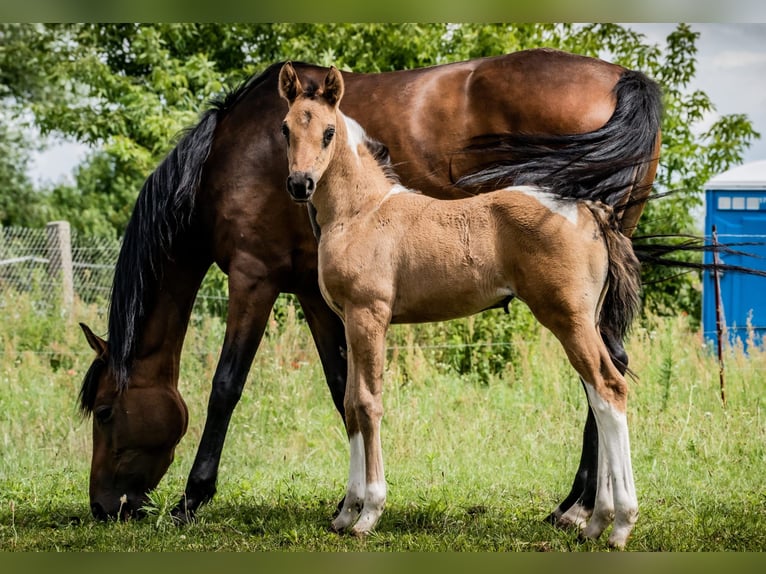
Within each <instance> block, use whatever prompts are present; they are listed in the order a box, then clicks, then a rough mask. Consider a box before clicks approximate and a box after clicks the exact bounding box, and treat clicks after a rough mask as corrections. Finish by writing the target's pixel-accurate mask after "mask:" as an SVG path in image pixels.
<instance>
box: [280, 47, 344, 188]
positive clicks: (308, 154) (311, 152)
mask: <svg viewBox="0 0 766 574" xmlns="http://www.w3.org/2000/svg"><path fill="white" fill-rule="evenodd" d="M279 94H280V95H281V96H282V97H283V98H284V99H285V100H287V104H288V108H289V109H288V112H287V115H286V116H285V119H284V121H283V122H282V134H283V135H284V136H285V140H286V142H287V165H288V169H289V175H288V176H287V191H288V192H289V193H290V195H291V196H292V198H293V199H294V200H295V201H300V202H305V201H308V200H309V199H310V198H311V194H313V193H314V190H315V189H316V184H317V182H318V181H319V178H321V177H322V174H323V173H324V172H325V170H326V169H327V166H328V165H329V163H330V159H331V158H332V155H333V153H334V149H335V137H334V136H335V131H336V128H337V126H336V122H337V118H338V114H337V110H338V104H339V103H340V100H341V98H342V97H343V77H342V76H341V74H340V72H339V71H338V70H337V68H335V67H331V68H330V70H329V71H328V72H327V76H326V77H325V79H324V82H323V84H322V86H321V87H319V88H316V89H309V90H305V91H304V89H303V87H302V86H301V82H300V80H299V79H298V74H296V72H295V68H293V66H292V64H291V63H290V62H287V63H286V64H285V65H284V66H282V69H281V70H280V72H279Z"/></svg>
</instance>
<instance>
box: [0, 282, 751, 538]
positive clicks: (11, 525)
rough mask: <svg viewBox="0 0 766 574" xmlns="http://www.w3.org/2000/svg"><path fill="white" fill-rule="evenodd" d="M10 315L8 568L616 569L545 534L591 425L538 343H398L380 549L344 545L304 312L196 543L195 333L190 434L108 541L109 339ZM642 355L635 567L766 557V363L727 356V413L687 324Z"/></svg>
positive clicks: (199, 366) (228, 458)
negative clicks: (499, 559)
mask: <svg viewBox="0 0 766 574" xmlns="http://www.w3.org/2000/svg"><path fill="white" fill-rule="evenodd" d="M513 312H514V313H516V312H518V311H513ZM0 313H1V314H2V315H1V316H2V323H0V348H2V351H3V358H2V360H1V361H0V548H2V549H4V550H328V551H336V550H338V551H347V550H373V551H397V550H471V551H474V550H564V551H569V550H577V551H593V550H605V549H606V544H605V542H603V541H599V542H595V543H593V542H591V543H580V542H578V540H577V536H576V533H574V532H570V531H561V530H557V529H555V528H553V527H551V526H549V525H547V524H544V523H543V522H542V518H543V517H544V516H545V515H546V514H547V513H548V512H549V511H550V510H552V509H553V507H554V506H555V505H556V504H557V503H558V502H559V501H560V499H561V498H562V497H563V496H564V495H565V494H566V493H567V492H568V489H569V486H570V484H571V479H572V477H573V475H574V471H575V468H576V465H577V462H578V459H579V454H580V441H581V436H582V435H581V433H582V425H583V422H584V420H585V412H586V410H585V409H586V407H585V396H584V393H583V391H582V388H581V386H580V384H579V382H578V381H577V379H576V377H575V375H574V372H573V370H572V368H571V367H570V366H569V364H568V362H567V360H566V358H565V356H564V353H563V351H562V350H561V349H560V346H559V344H558V342H557V341H556V340H555V338H554V337H553V336H552V335H550V334H549V333H548V332H546V331H544V330H541V329H539V328H538V327H536V326H534V325H532V326H526V327H525V328H524V329H521V330H519V331H518V332H509V333H507V334H506V337H505V339H504V340H501V335H502V334H501V333H495V334H494V335H493V336H494V339H493V341H492V343H493V344H492V345H486V344H484V343H483V342H481V341H476V340H474V338H473V337H474V335H473V334H471V331H470V330H471V328H473V329H474V331H475V330H476V329H477V328H481V329H485V328H486V325H483V324H477V323H474V324H473V327H471V325H470V324H469V323H464V324H462V325H460V326H459V327H455V329H454V330H453V331H449V333H452V334H450V335H449V336H450V337H453V338H455V340H452V341H450V342H449V344H450V345H452V346H451V347H449V346H447V345H446V343H444V340H445V338H446V337H447V335H446V334H445V333H447V331H443V330H442V331H439V329H442V328H443V327H438V326H417V327H409V326H399V327H395V328H394V329H393V331H392V333H391V336H390V343H391V348H390V350H389V360H388V363H387V370H386V382H385V393H384V407H385V415H384V419H383V448H384V456H385V461H386V471H387V478H388V483H389V499H388V505H387V509H386V512H385V513H384V515H383V518H382V519H381V521H380V523H379V525H378V528H377V530H376V532H375V533H374V534H373V535H371V536H369V537H368V538H367V539H365V540H357V539H354V538H351V537H347V536H338V535H336V534H333V533H331V532H329V531H328V528H327V527H328V525H329V521H330V519H331V516H332V513H333V510H334V508H335V505H336V504H337V502H338V500H339V499H340V497H341V496H342V494H343V490H344V487H345V483H346V472H347V468H348V446H347V442H346V438H345V435H344V431H343V427H342V424H341V421H340V418H339V417H338V415H337V413H336V412H335V410H334V408H333V406H332V402H331V400H330V396H329V392H328V390H327V387H326V384H325V382H324V379H323V376H322V371H321V368H320V365H319V363H318V359H317V355H316V353H315V351H314V348H313V344H312V342H311V338H310V335H309V333H308V330H307V328H306V326H305V324H304V323H303V322H302V321H301V320H300V318H299V312H298V311H297V310H296V309H295V307H294V306H293V305H292V303H291V302H290V300H285V302H283V303H282V305H281V306H280V310H279V317H275V319H274V320H273V321H272V322H271V323H270V325H269V328H268V331H267V334H266V336H265V338H264V341H263V343H262V345H261V349H260V350H259V352H258V354H257V356H256V360H255V363H254V365H253V368H252V370H251V374H250V378H249V381H248V385H247V387H246V389H245V392H244V394H243V396H242V399H241V401H240V404H239V405H238V407H237V410H236V411H235V414H234V417H233V420H232V424H231V427H230V430H229V434H228V437H227V442H226V448H225V450H224V454H223V458H222V461H221V468H220V476H219V482H218V494H217V496H216V497H215V499H214V500H213V501H212V502H211V503H209V504H208V505H207V506H206V507H204V508H203V509H202V510H201V511H200V513H199V516H198V520H197V522H196V523H194V524H192V525H189V526H186V527H176V526H175V525H173V523H172V522H171V520H170V519H169V516H168V512H169V510H170V508H171V507H172V506H173V504H174V503H175V502H176V500H177V498H178V497H179V495H180V494H181V492H182V490H183V487H184V483H185V480H186V475H187V473H188V471H189V468H190V467H191V463H192V460H193V457H194V454H195V449H196V446H197V444H198V442H199V437H200V435H201V431H202V426H203V423H204V416H205V409H206V403H207V395H208V391H209V385H210V380H211V379H212V375H213V372H214V369H215V364H216V361H217V359H218V352H219V349H220V344H221V341H222V337H223V332H224V325H223V323H222V322H221V320H220V319H217V318H211V317H206V316H195V319H194V320H193V322H192V325H191V326H190V329H189V333H188V335H187V340H186V344H185V347H184V355H183V359H182V368H181V376H180V383H179V386H180V388H181V391H182V393H183V394H184V397H185V398H186V400H187V403H188V405H189V409H190V416H191V422H190V427H189V431H188V433H187V435H186V437H185V438H184V440H183V441H182V443H181V445H180V446H179V448H178V451H177V456H176V460H175V462H174V463H173V465H172V466H171V468H170V471H169V472H168V474H167V475H166V477H165V478H164V479H163V481H162V482H161V483H160V486H159V487H158V488H157V490H156V491H155V492H153V493H152V504H151V507H150V509H149V515H148V517H147V518H146V519H144V520H141V521H132V522H128V523H114V522H110V523H106V524H102V523H97V522H95V521H93V520H92V519H91V517H90V515H89V511H88V498H87V484H88V470H89V458H90V421H84V420H82V419H81V418H80V417H79V415H78V414H77V411H76V396H77V392H78V390H79V385H80V382H81V379H82V375H83V374H84V373H85V371H86V369H87V367H88V365H89V364H90V361H91V359H92V351H91V350H90V349H89V348H88V347H87V344H86V343H85V341H84V339H83V338H82V335H81V333H80V330H79V327H77V326H76V321H83V320H84V321H85V322H87V323H89V324H90V325H91V327H93V328H94V329H95V330H96V332H98V331H99V330H103V328H104V325H105V324H106V323H105V319H104V317H102V316H100V315H99V314H98V313H97V311H96V310H95V308H93V307H84V306H80V307H78V308H77V309H75V313H74V317H72V318H67V317H64V316H59V315H51V314H50V313H46V312H44V311H41V310H38V309H36V307H35V303H34V301H33V300H32V299H31V298H29V297H27V296H15V297H13V298H9V297H7V296H3V298H2V299H0ZM521 313H523V311H521ZM522 319H523V317H522ZM522 323H523V320H522ZM530 325H531V321H530ZM455 332H458V333H463V335H458V336H455V335H454V333H455ZM462 341H469V342H470V343H471V344H472V345H476V346H472V347H470V348H469V349H468V350H467V349H465V348H462V347H460V343H461V342H462ZM435 342H436V343H438V345H437V344H434V343H435ZM500 343H503V344H505V343H509V344H510V345H511V347H510V348H508V349H506V348H504V347H502V346H501V345H500ZM450 348H451V349H456V352H459V353H463V356H466V354H468V355H470V356H472V357H473V358H472V359H471V360H472V361H473V365H477V364H481V361H482V353H483V352H484V351H486V350H489V352H491V351H492V349H501V348H502V351H501V352H502V353H505V355H503V356H504V359H503V361H504V362H503V364H502V367H501V368H496V367H492V368H487V369H484V372H483V373H482V374H481V376H472V375H471V374H470V373H467V374H464V375H460V374H457V373H458V371H459V370H460V369H464V363H461V364H458V363H459V362H454V361H453V360H452V359H451V358H450V357H451V356H450V355H449V354H448V353H445V349H450ZM509 349H512V351H510V350H509ZM628 351H629V353H630V356H631V367H632V369H633V370H634V371H635V372H636V374H637V376H638V379H637V380H635V381H634V382H632V383H631V395H630V400H629V424H630V429H631V437H632V447H633V464H634V472H635V477H636V484H637V489H638V497H639V504H640V508H641V515H640V517H639V522H638V524H637V526H636V530H635V532H634V535H633V537H632V538H631V540H630V541H629V544H628V549H629V550H648V551H654V550H740V551H741V550H762V549H763V548H764V547H766V505H765V503H766V485H765V484H764V481H763V472H764V468H765V465H764V463H766V450H765V448H764V438H766V436H765V435H766V425H765V424H764V416H763V412H762V411H763V403H764V398H765V397H766V385H765V384H764V374H766V352H764V351H763V350H760V349H757V348H756V349H751V350H750V351H749V353H748V354H745V352H744V351H743V349H742V348H737V347H732V348H728V349H727V351H726V357H725V360H726V381H727V406H726V408H724V407H723V406H722V404H721V400H720V397H719V388H718V366H717V362H716V360H715V358H714V357H713V355H712V353H711V352H710V351H709V350H708V349H706V348H705V347H704V345H703V343H702V341H701V337H700V334H699V333H698V332H696V331H692V330H691V329H690V327H689V323H688V321H687V320H686V318H684V317H678V318H671V319H667V318H645V319H644V320H643V321H642V323H641V324H640V325H638V326H637V327H636V328H635V329H634V331H633V333H632V335H631V337H630V340H629V342H628ZM498 356H499V355H498ZM461 365H463V366H461Z"/></svg>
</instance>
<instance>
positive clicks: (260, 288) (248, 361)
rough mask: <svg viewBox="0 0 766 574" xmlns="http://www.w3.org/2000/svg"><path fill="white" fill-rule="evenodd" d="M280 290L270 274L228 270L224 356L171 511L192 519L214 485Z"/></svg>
mask: <svg viewBox="0 0 766 574" xmlns="http://www.w3.org/2000/svg"><path fill="white" fill-rule="evenodd" d="M278 294H279V290H278V288H277V286H276V285H275V284H274V283H273V282H272V281H271V280H270V279H269V278H262V279H261V280H256V279H255V278H251V277H250V275H249V274H248V273H247V272H245V273H237V272H236V271H235V270H233V269H232V270H230V273H229V311H228V315H227V321H226V335H225V338H224V344H223V348H222V350H221V357H220V359H219V361H218V366H217V367H216V371H215V375H214V376H213V384H212V389H211V392H210V398H209V400H208V407H207V418H206V419H205V428H204V430H203V432H202V438H201V439H200V443H199V446H198V447H197V455H196V457H195V459H194V463H193V465H192V468H191V471H190V473H189V478H188V480H187V483H186V489H185V490H184V495H183V497H182V498H181V500H180V501H179V502H178V504H177V505H176V506H175V508H173V510H172V511H171V514H172V516H173V517H174V518H175V519H176V520H179V521H181V522H188V521H189V520H191V519H192V518H193V517H194V513H195V512H196V511H197V509H198V508H199V507H200V506H201V505H202V504H204V503H205V502H207V501H208V500H210V499H211V498H212V497H213V496H214V494H215V491H216V481H217V479H218V466H219V464H220V461H221V453H222V451H223V445H224V439H225V438H226V433H227V431H228V428H229V422H230V421H231V416H232V414H233V412H234V408H235V407H236V406H237V403H238V402H239V399H240V397H241V395H242V389H243V388H244V386H245V381H246V380H247V374H248V372H249V371H250V366H251V365H252V362H253V357H254V356H255V352H256V350H257V349H258V345H259V344H260V342H261V338H262V337H263V333H264V331H265V329H266V324H267V321H268V318H269V314H270V313H271V308H272V307H273V306H274V302H275V300H276V298H277V295H278Z"/></svg>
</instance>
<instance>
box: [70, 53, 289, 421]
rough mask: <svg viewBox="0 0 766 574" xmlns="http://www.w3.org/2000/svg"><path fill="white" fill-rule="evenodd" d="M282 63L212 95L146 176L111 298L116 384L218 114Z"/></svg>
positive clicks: (88, 396) (91, 386)
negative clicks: (198, 115)
mask: <svg viewBox="0 0 766 574" xmlns="http://www.w3.org/2000/svg"><path fill="white" fill-rule="evenodd" d="M275 69H279V65H273V66H270V67H269V68H268V69H267V70H266V71H264V72H263V73H261V74H260V75H257V76H252V77H251V78H249V79H248V80H246V81H245V82H243V83H242V84H240V85H239V86H238V87H237V88H235V89H234V90H231V91H228V92H227V93H225V94H223V95H222V96H219V97H217V98H213V99H212V100H211V101H210V106H211V107H210V109H208V110H206V111H205V112H203V113H202V115H201V117H200V120H199V122H198V123H197V125H196V126H193V127H191V128H189V129H187V130H185V131H183V132H182V134H181V139H180V140H179V142H178V144H177V145H176V146H175V147H174V148H173V149H172V150H171V151H170V153H168V155H167V156H166V157H165V159H164V160H163V161H162V162H161V163H160V165H159V166H157V168H156V169H155V170H154V171H153V172H152V173H151V174H150V175H149V177H147V179H146V181H145V182H144V184H143V186H142V188H141V191H140V193H139V194H138V198H137V200H136V204H135V207H134V208H133V213H132V215H131V217H130V220H129V221H128V225H127V227H126V229H125V235H124V237H123V241H122V247H121V249H120V254H119V256H118V259H117V264H116V266H115V271H114V280H113V283H112V291H111V300H110V304H109V336H108V346H109V366H110V367H111V369H112V372H113V374H114V377H115V382H116V385H117V389H118V390H124V389H125V388H126V387H127V385H128V378H129V374H130V369H131V366H132V363H133V359H134V357H135V351H136V345H137V337H138V333H139V330H140V329H141V327H142V325H143V322H144V320H145V318H146V314H147V311H148V310H149V309H151V307H152V305H153V303H154V297H155V294H156V292H157V290H158V287H159V282H160V279H161V277H162V272H163V266H164V262H165V261H166V260H167V259H168V258H170V257H172V256H173V253H174V251H175V248H176V243H177V239H178V237H179V235H180V234H182V233H183V232H184V231H185V230H186V229H188V226H189V222H190V221H191V218H192V214H193V213H194V200H195V196H196V193H197V189H198V187H199V183H200V180H201V177H202V169H203V166H204V163H205V161H206V159H207V157H208V154H209V153H210V149H211V146H212V142H213V137H214V135H215V129H216V126H217V125H218V122H219V120H220V118H221V117H222V116H223V115H224V114H226V113H227V112H228V111H229V110H231V109H232V107H234V106H235V105H236V104H237V103H239V102H240V101H241V99H242V98H243V97H244V95H245V94H246V93H248V92H249V91H250V90H251V89H253V88H254V87H255V86H257V85H259V84H261V83H262V82H264V81H266V79H268V78H269V77H270V76H271V75H273V74H274V70H275ZM105 366H106V363H105V362H104V360H102V359H96V361H94V363H93V364H92V365H91V367H90V369H89V370H88V372H87V373H86V375H85V378H84V380H83V384H82V388H81V390H80V410H81V411H82V412H84V413H89V412H90V411H91V410H92V407H93V401H94V400H95V392H96V386H97V384H98V378H99V376H100V375H101V373H102V371H103V369H104V367H105Z"/></svg>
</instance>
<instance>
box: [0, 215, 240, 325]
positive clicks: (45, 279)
mask: <svg viewBox="0 0 766 574" xmlns="http://www.w3.org/2000/svg"><path fill="white" fill-rule="evenodd" d="M120 246H121V241H120V240H119V239H112V238H108V237H96V236H86V235H82V234H79V233H77V232H76V231H75V230H71V231H70V230H69V226H68V224H66V222H52V223H50V224H48V226H46V227H45V228H38V229H34V228H25V227H2V226H0V291H7V290H14V291H16V292H26V293H32V294H33V295H34V296H35V297H37V298H39V300H40V304H41V305H42V304H51V305H60V304H62V303H63V304H65V305H66V304H67V303H68V302H71V300H72V299H73V298H74V297H76V298H77V299H79V300H80V301H82V302H84V303H87V304H96V305H97V306H98V307H99V308H101V309H106V307H107V306H108V302H109V295H110V292H111V288H112V279H113V277H114V268H115V265H116V263H117V257H118V255H119V252H120ZM219 273H220V272H219ZM209 275H210V277H208V278H206V281H205V282H204V283H203V285H202V289H201V290H200V292H199V294H198V296H197V301H196V304H195V311H203V312H216V313H219V314H221V313H224V312H225V308H226V303H227V297H226V289H225V282H224V281H222V280H221V278H220V277H213V276H212V275H213V274H209Z"/></svg>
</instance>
